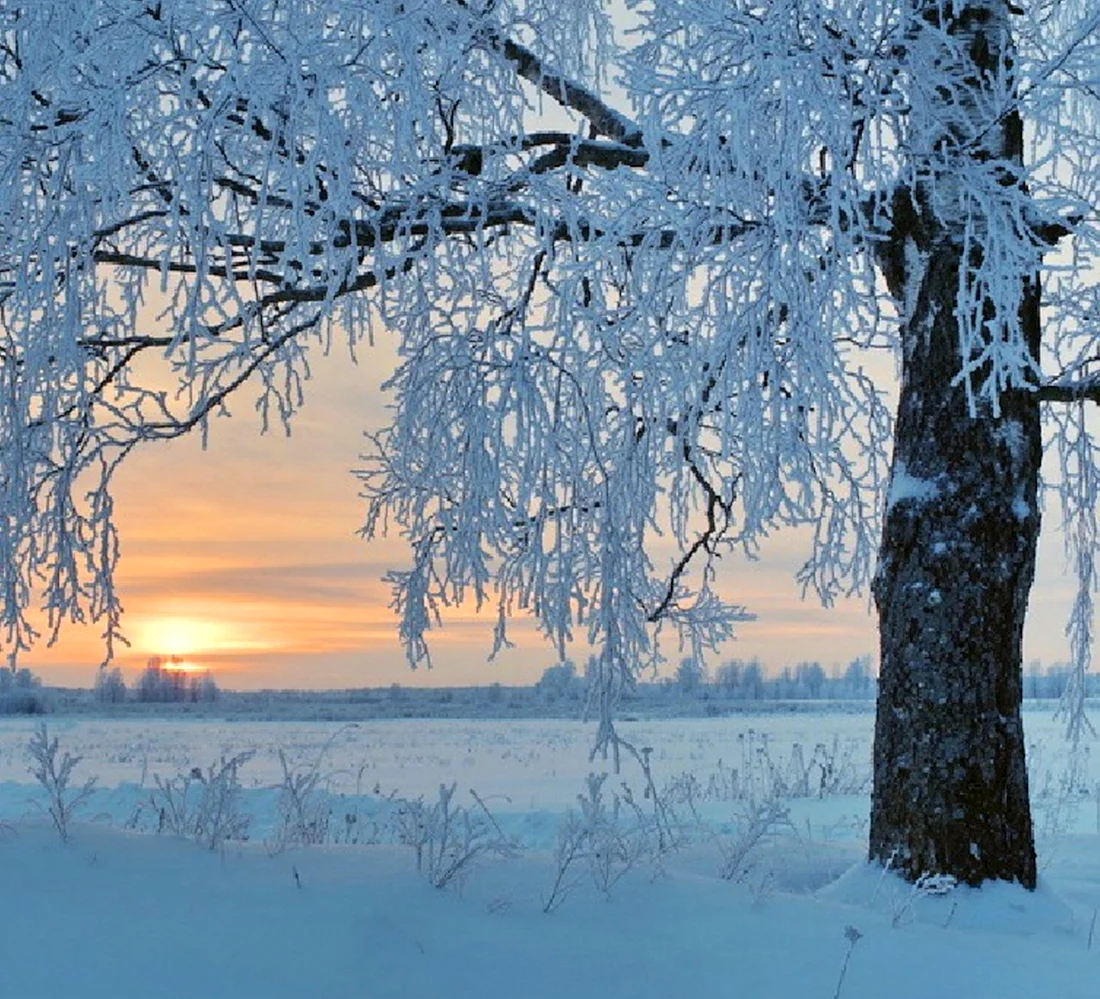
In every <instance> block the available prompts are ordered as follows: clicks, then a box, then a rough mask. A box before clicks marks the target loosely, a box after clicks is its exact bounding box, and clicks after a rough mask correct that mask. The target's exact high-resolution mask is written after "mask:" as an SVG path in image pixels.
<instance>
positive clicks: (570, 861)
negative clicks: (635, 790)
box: [542, 773, 661, 912]
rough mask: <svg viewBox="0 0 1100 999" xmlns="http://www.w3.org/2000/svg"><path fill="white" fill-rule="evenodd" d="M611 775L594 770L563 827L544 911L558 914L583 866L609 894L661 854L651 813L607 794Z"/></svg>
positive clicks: (628, 794) (560, 829) (599, 886)
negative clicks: (650, 818) (634, 871)
mask: <svg viewBox="0 0 1100 999" xmlns="http://www.w3.org/2000/svg"><path fill="white" fill-rule="evenodd" d="M606 780H607V774H602V773H601V774H594V773H593V774H589V775H588V778H587V780H586V781H585V789H584V791H583V792H582V793H581V794H579V795H577V805H578V808H577V809H570V810H569V812H568V813H566V816H565V819H564V820H563V822H562V824H561V826H560V827H559V828H558V841H557V846H556V848H555V850H554V877H553V880H552V882H551V885H550V890H549V891H548V893H547V894H546V896H545V897H544V898H543V906H542V909H543V912H553V911H554V910H555V909H557V908H558V907H559V906H560V905H561V904H562V903H563V902H564V901H565V898H566V896H567V895H568V894H569V893H570V892H571V891H572V890H573V889H575V888H576V887H577V885H578V883H579V881H580V880H581V873H580V872H581V870H585V871H587V872H588V876H589V879H590V880H591V882H592V884H593V885H594V886H595V887H596V889H597V890H598V891H600V892H601V893H602V894H603V895H604V896H606V897H608V898H610V897H611V889H612V888H613V887H614V886H615V885H616V884H617V883H618V882H619V881H620V880H621V879H622V878H623V877H624V876H625V875H626V874H627V873H628V872H629V871H630V870H632V869H633V868H634V867H636V866H637V865H638V864H639V863H641V862H643V861H644V860H646V859H655V858H656V857H657V856H659V855H660V852H661V846H660V841H659V839H657V838H655V836H654V828H653V825H652V824H651V823H650V822H649V821H647V820H646V817H645V816H644V815H642V814H641V813H640V811H639V810H637V807H636V806H634V807H633V808H632V807H631V806H630V805H629V804H628V800H629V801H630V802H631V804H633V798H632V796H630V792H629V790H627V792H626V793H627V797H623V796H620V795H618V794H611V795H607V794H605V793H604V782H605V781H606Z"/></svg>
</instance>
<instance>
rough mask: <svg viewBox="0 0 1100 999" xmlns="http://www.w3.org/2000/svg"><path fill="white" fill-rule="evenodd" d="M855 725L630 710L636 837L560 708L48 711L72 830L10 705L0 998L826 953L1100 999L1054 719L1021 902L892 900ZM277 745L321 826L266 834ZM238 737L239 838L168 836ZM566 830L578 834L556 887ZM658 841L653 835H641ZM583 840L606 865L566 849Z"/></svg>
mask: <svg viewBox="0 0 1100 999" xmlns="http://www.w3.org/2000/svg"><path fill="white" fill-rule="evenodd" d="M871 721H872V720H871V717H870V715H847V714H822V715H815V716H807V715H799V716H783V715H767V716H757V717H745V716H741V717H738V718H727V719H706V720H702V719H700V720H683V719H678V720H675V721H658V722H646V723H625V724H624V726H623V729H624V736H625V737H627V738H629V739H631V740H632V741H634V743H635V744H636V745H638V746H643V745H644V746H650V747H652V749H653V752H652V753H651V754H649V755H650V759H651V764H652V772H653V777H654V784H655V786H656V787H657V788H658V789H659V800H660V801H661V803H662V805H667V807H668V813H669V814H668V815H667V816H666V821H665V826H664V828H663V830H658V829H657V826H658V825H659V823H658V822H657V821H656V819H654V818H653V816H655V815H656V810H655V805H654V800H653V798H652V796H648V797H647V795H646V793H645V791H646V788H645V781H644V779H643V775H642V774H641V773H640V771H639V768H638V767H637V765H636V764H634V763H633V762H632V761H628V762H627V763H625V764H624V771H623V773H622V774H619V775H615V774H609V775H608V776H607V777H605V778H603V779H602V781H601V780H599V779H597V780H596V782H595V783H596V784H597V785H598V786H597V788H596V791H595V795H594V794H593V791H592V787H591V785H589V784H587V782H586V777H587V775H588V774H589V773H590V772H592V771H594V770H599V771H601V772H602V771H603V770H604V769H605V766H606V765H604V764H602V761H599V760H596V761H593V762H590V761H589V760H588V750H589V748H590V745H591V737H592V729H591V728H590V727H587V726H583V725H581V724H579V723H571V722H562V721H523V722H484V721H479V722H459V721H446V722H438V721H404V720H403V721H394V722H371V723H362V724H358V725H342V726H341V725H335V724H325V723H309V724H300V723H286V722H283V723H251V722H234V723H218V722H210V721H195V722H191V721H176V720H166V719H156V720H149V719H142V720H141V721H140V722H130V721H112V720H79V721H76V720H66V719H53V720H52V721H51V726H50V728H51V734H53V735H57V736H59V738H60V742H61V748H62V750H68V751H69V752H72V753H74V754H76V755H83V756H84V759H83V760H82V761H81V762H80V763H79V764H78V765H77V767H76V769H75V770H74V782H77V783H79V781H80V780H82V779H83V777H85V776H88V775H92V774H95V775H97V776H98V777H99V778H100V783H99V786H97V788H96V790H95V792H94V794H93V796H92V797H91V799H90V800H89V801H88V803H87V805H86V807H85V808H84V809H83V811H82V812H81V814H80V818H81V819H82V820H83V821H81V822H79V823H78V824H76V825H75V826H74V828H73V831H72V838H71V842H70V843H68V844H65V845H63V844H61V843H60V842H59V840H58V837H57V835H56V833H55V832H54V831H53V829H52V828H51V826H50V825H49V822H48V820H46V819H44V818H43V817H42V808H41V801H42V798H41V795H40V793H39V792H38V791H37V790H36V789H35V787H34V786H33V785H32V782H31V778H30V776H29V775H28V773H27V760H26V755H25V746H26V742H27V739H28V738H29V737H30V735H31V734H32V732H33V731H34V728H35V724H34V722H33V721H26V720H18V721H10V722H5V723H4V724H3V726H2V727H0V821H2V822H3V824H4V825H3V829H4V831H5V835H4V837H3V839H2V841H0V918H3V919H4V925H5V926H6V927H7V928H8V931H7V933H6V934H5V935H4V936H3V937H2V938H0V968H3V969H4V978H3V980H2V981H0V996H3V997H4V999H8V997H9V996H10V997H12V999H38V997H41V999H47V997H53V996H63V995H81V996H87V997H89V999H99V997H104V999H106V997H110V999H124V997H128V996H135V997H136V996H146V995H149V994H154V993H155V994H157V995H158V996H176V995H178V996H184V995H188V996H193V995H196V994H202V995H206V996H226V997H241V999H251V997H256V999H277V997H282V996H287V997H290V996H307V995H324V994H329V995H343V996H365V997H371V999H374V997H385V996H395V997H397V996H401V997H405V996H409V997H420V996H424V997H428V996H433V997H434V996H437V995H439V994H447V995H452V996H470V997H471V999H473V997H477V999H496V997H498V996H499V997H501V999H503V997H505V996H508V997H509V999H511V997H513V996H520V995H522V996H536V997H537V996H548V997H549V996H555V997H561V996H562V995H570V996H592V997H596V996H600V997H607V996H623V997H633V996H655V997H656V996H662V997H664V996H681V995H682V996H692V997H695V996H711V995H713V996H720V995H721V996H724V995H739V996H750V997H754V996H761V997H764V996H777V997H787V996H790V997H792V999H793V997H795V996H797V997H799V999H802V997H806V996H818V995H820V996H824V997H826V999H827V997H829V996H833V995H835V994H836V990H837V986H838V981H839V980H840V974H841V969H842V967H844V963H845V960H846V959H847V967H846V969H845V970H844V977H843V981H842V982H840V993H839V994H840V995H841V996H844V997H846V999H869V997H879V996H891V997H893V996H899V997H904V996H912V997H923V996H927V997H932V996H936V997H938V996H941V995H949V996H961V997H971V996H979V997H980V996H990V997H993V996H997V997H1001V996H1005V997H1014V996H1019V997H1024V996H1028V997H1036V996H1046V995H1067V996H1071V997H1075V996H1082V997H1083V996H1086V995H1087V996H1095V995H1096V994H1097V992H1096V986H1095V982H1096V980H1097V973H1098V972H1100V940H1094V938H1095V937H1096V935H1097V928H1096V925H1095V923H1096V913H1097V909H1098V907H1100V836H1098V835H1097V833H1098V829H1100V826H1098V824H1097V822H1098V815H1100V812H1098V810H1097V807H1098V806H1097V804H1096V796H1095V793H1091V792H1086V791H1085V790H1083V789H1084V788H1086V787H1087V786H1089V785H1088V779H1087V760H1086V761H1085V762H1084V763H1082V762H1081V760H1078V761H1077V766H1078V771H1077V777H1076V778H1075V784H1076V787H1077V791H1076V792H1075V793H1071V792H1070V791H1069V790H1068V789H1067V786H1066V782H1065V780H1064V779H1062V780H1061V783H1059V780H1060V777H1059V774H1060V773H1062V774H1064V773H1065V772H1066V771H1065V764H1066V762H1067V761H1066V760H1065V753H1064V751H1063V750H1062V748H1061V747H1060V745H1059V743H1058V741H1057V727H1056V726H1055V725H1054V724H1053V723H1052V722H1051V720H1050V719H1049V717H1048V716H1047V715H1046V714H1040V713H1037V712H1031V713H1029V714H1028V716H1027V724H1028V731H1029V742H1030V743H1031V745H1032V759H1033V777H1032V783H1033V786H1037V785H1041V784H1044V782H1045V786H1046V788H1047V789H1048V792H1049V797H1048V798H1047V799H1046V800H1043V799H1040V800H1037V802H1036V806H1035V809H1034V810H1035V815H1036V824H1037V828H1038V829H1039V831H1040V833H1041V836H1040V852H1041V856H1040V864H1041V868H1042V871H1043V874H1042V885H1041V888H1040V890H1039V891H1038V892H1036V893H1034V894H1028V893H1026V892H1023V891H1022V890H1019V889H1016V888H1014V887H1012V886H1005V885H994V886H986V887H985V888H983V889H981V890H979V891H972V890H970V889H964V888H958V887H956V888H953V889H950V890H947V891H945V892H944V893H943V894H938V893H937V892H935V891H933V890H914V889H913V888H912V886H909V885H905V884H903V883H901V882H899V881H897V880H896V879H895V878H894V877H893V876H892V875H889V874H885V875H884V874H883V873H882V872H881V871H875V870H872V869H869V868H867V867H866V866H864V865H863V864H862V863H861V861H862V857H863V850H864V846H865V837H866V822H867V813H868V797H867V783H866V781H867V777H868V775H869V756H870V731H871ZM818 747H821V748H820V749H818ZM279 749H282V750H283V751H284V753H285V755H286V757H287V759H288V762H289V763H290V764H291V766H292V767H295V771H294V772H295V773H297V774H303V773H309V772H315V773H317V774H318V775H319V780H318V782H317V783H316V784H315V785H313V786H312V788H311V790H312V791H314V792H316V795H315V797H313V798H310V799H308V800H311V801H314V802H320V803H322V804H323V807H324V809H325V810H326V816H327V817H326V824H325V826H324V830H325V832H324V836H323V839H324V842H323V843H322V844H321V845H311V846H306V847H302V846H294V845H292V844H291V843H289V842H288V838H287V829H288V823H287V819H286V814H287V812H286V808H285V798H286V795H285V793H283V794H281V793H280V791H279V790H278V788H277V787H276V785H278V784H279V783H280V780H281V778H282V768H281V765H280V762H279V752H278V751H279ZM242 751H244V752H252V753H254V754H255V755H253V756H252V757H251V759H249V760H247V762H245V763H244V764H243V765H242V766H241V768H240V771H239V776H240V780H241V784H242V787H241V790H240V794H239V797H238V798H237V799H236V805H235V807H239V810H240V812H241V813H242V814H243V815H244V816H246V817H247V821H248V825H247V837H248V838H247V840H237V839H227V840H223V841H221V842H219V843H218V844H217V848H216V849H214V850H208V849H202V848H201V847H200V846H199V845H198V844H196V843H195V842H191V841H189V840H186V839H181V838H179V837H175V836H172V835H169V834H168V830H166V829H164V824H163V819H162V817H161V813H160V808H162V807H163V796H162V797H161V798H159V799H158V797H157V794H158V791H159V790H161V789H162V787H163V785H164V784H165V783H167V782H170V781H173V780H179V779H180V777H179V775H181V774H188V773H190V770H191V768H192V767H200V768H202V769H203V770H204V771H205V770H207V768H208V767H209V766H210V765H211V764H212V763H215V762H216V761H217V760H218V759H219V758H220V757H228V756H232V755H233V754H236V753H238V752H242ZM318 760H319V761H320V763H319V766H318V767H317V769H316V771H311V769H310V767H311V765H312V764H313V763H314V762H316V761H318ZM829 766H832V767H833V769H832V771H830V770H829V769H828V768H829ZM1060 767H1061V770H1059V768H1060ZM157 778H159V779H160V784H158V782H157ZM449 781H455V782H456V785H457V786H456V790H455V792H454V797H453V799H451V803H450V806H449V814H450V816H451V818H452V819H453V822H452V824H451V826H450V833H449V834H450V835H451V836H452V840H451V842H452V843H453V844H456V849H457V850H458V851H459V853H461V849H462V847H463V845H464V843H465V845H467V846H470V845H471V844H472V847H473V848H474V850H473V853H472V854H471V857H470V863H469V865H468V866H466V867H463V868H462V869H461V870H460V871H459V872H458V873H457V874H456V875H455V876H454V877H453V878H451V879H448V880H446V882H445V890H437V889H436V888H433V887H432V884H431V882H432V881H433V879H434V876H435V875H438V874H439V873H440V872H441V871H442V872H444V873H445V872H446V861H447V857H440V856H435V857H434V858H433V850H435V851H436V853H439V852H440V851H439V850H438V849H437V848H438V838H439V835H440V826H439V825H438V820H439V818H440V814H441V813H440V811H439V808H438V804H439V786H440V783H441V782H449ZM1059 788H1060V789H1061V791H1060V798H1058V797H1054V792H1055V791H1056V790H1058V789H1059ZM200 790H201V782H194V781H192V783H191V785H190V788H189V791H188V793H189V794H196V793H197V792H198V791H200ZM471 792H476V798H475V796H474V794H473V793H471ZM791 794H796V795H797V796H795V797H791V796H790V795H791ZM579 796H580V798H584V801H583V802H582V801H580V800H579ZM594 796H595V798H597V799H599V802H598V807H597V806H594V805H593V799H594ZM158 801H159V802H160V808H158V804H157V803H158ZM190 801H191V805H190V807H191V808H192V810H194V809H195V808H197V807H198V805H197V799H196V798H192V799H190ZM36 802H37V804H36ZM482 803H483V804H484V806H485V809H486V810H487V812H486V811H484V810H483V809H482V807H481V806H482ZM635 806H636V807H635ZM417 809H420V811H417ZM769 809H771V810H770V811H769ZM570 812H572V816H573V818H572V819H570V818H569V813H570ZM486 814H488V815H490V816H491V818H486ZM348 816H354V821H351V822H349V821H348ZM571 821H572V822H574V823H578V822H579V823H580V824H581V825H582V826H584V827H585V828H587V829H588V830H589V832H590V833H591V837H590V839H589V840H586V841H585V842H584V844H582V849H581V850H580V851H579V853H578V857H577V858H575V859H574V861H573V862H571V863H567V864H565V867H564V875H563V876H562V877H561V878H559V877H558V874H559V873H560V872H561V871H562V869H563V866H562V865H563V856H564V855H563V844H567V843H568V831H569V828H570V825H569V824H570V822H571ZM433 822H435V823H436V825H434V826H432V823H433ZM754 822H755V823H757V825H756V826H754ZM418 824H419V825H418ZM761 824H762V828H758V826H760V825H761ZM429 826H430V827H431V829H432V835H431V836H425V835H424V834H423V830H424V829H425V828H428V827H429ZM158 827H159V828H160V829H161V831H162V833H163V834H162V835H159V836H157V835H141V833H155V832H156V831H157V829H158ZM642 827H644V829H643V828H642ZM417 828H419V829H420V830H421V833H420V834H419V835H420V838H419V840H418V839H417V836H418V833H417V831H416V830H417ZM464 828H467V829H468V828H473V829H474V833H475V837H474V839H473V840H465V841H464V840H463V831H462V830H463V829H464ZM593 830H595V832H592V831H593ZM658 832H661V834H662V835H665V836H667V837H669V838H670V840H672V841H674V842H670V843H668V844H666V846H667V847H675V848H667V849H664V850H662V849H660V848H659V847H655V845H654V844H655V842H656V837H657V835H658ZM433 836H434V837H435V839H434V840H433V839H432V837H433ZM477 837H481V838H480V839H479V838H477ZM600 837H602V838H600ZM594 843H597V844H598V845H599V846H600V847H602V848H604V849H605V853H606V856H605V857H604V858H603V860H602V861H599V862H597V861H596V860H594V859H593V858H592V856H589V855H585V854H586V850H587V853H588V854H591V853H598V852H599V851H598V850H594V849H593V848H592V844H594ZM418 852H419V853H420V859H421V865H420V870H419V871H418V869H417V862H416V856H417V853H418ZM455 855H456V854H448V856H455ZM723 874H728V875H729V878H728V879H725V878H723V877H722V875H723ZM559 882H560V884H559ZM556 885H557V886H558V887H557V888H556V887H555V886H556ZM559 888H560V898H559V897H557V896H556V895H555V892H556V891H557V890H558V889H559ZM546 910H549V912H547V911H546Z"/></svg>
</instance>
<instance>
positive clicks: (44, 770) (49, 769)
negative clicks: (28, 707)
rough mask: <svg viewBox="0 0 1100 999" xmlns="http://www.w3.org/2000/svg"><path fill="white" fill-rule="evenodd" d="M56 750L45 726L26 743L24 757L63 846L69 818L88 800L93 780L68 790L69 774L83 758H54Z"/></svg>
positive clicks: (63, 756) (66, 755)
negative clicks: (28, 762) (44, 797)
mask: <svg viewBox="0 0 1100 999" xmlns="http://www.w3.org/2000/svg"><path fill="white" fill-rule="evenodd" d="M59 749H60V746H59V743H58V739H57V736H54V737H53V738H52V739H51V738H50V734H49V731H48V730H47V729H46V726H45V724H42V725H40V726H39V727H38V728H37V729H36V730H35V733H34V735H32V736H31V739H30V742H28V743H27V753H28V754H29V755H30V757H31V760H32V761H33V764H34V765H33V766H32V767H31V773H32V774H33V775H34V779H35V780H36V781H38V783H39V784H40V785H41V786H42V789H43V790H44V791H45V792H46V796H47V803H46V811H47V812H48V813H49V816H50V818H51V819H52V820H53V824H54V828H55V829H56V830H57V834H58V836H60V837H61V840H62V842H66V843H67V842H68V840H69V826H70V824H71V822H72V818H73V816H74V815H75V814H76V812H77V810H78V809H79V808H80V807H81V806H82V805H83V804H84V803H85V802H86V801H87V800H88V798H89V797H90V796H91V793H92V788H93V787H94V786H95V781H96V779H95V778H94V777H89V778H88V779H87V780H86V781H85V782H84V783H83V784H82V785H81V786H80V787H77V788H70V786H69V783H70V780H71V778H72V773H73V770H74V768H75V767H76V765H77V764H78V763H79V762H80V761H81V759H83V757H80V756H73V755H71V754H70V753H68V752H65V753H62V754H61V756H60V758H58V752H59Z"/></svg>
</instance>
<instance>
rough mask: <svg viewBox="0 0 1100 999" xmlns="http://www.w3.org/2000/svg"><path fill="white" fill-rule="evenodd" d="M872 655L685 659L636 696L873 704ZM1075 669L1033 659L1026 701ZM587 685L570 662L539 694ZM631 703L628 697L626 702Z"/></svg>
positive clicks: (1088, 685)
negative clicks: (833, 659) (843, 660)
mask: <svg viewBox="0 0 1100 999" xmlns="http://www.w3.org/2000/svg"><path fill="white" fill-rule="evenodd" d="M872 663H873V661H872V659H871V657H870V656H859V657H858V658H856V659H853V660H852V661H851V662H850V663H849V664H848V665H847V666H846V667H845V668H844V669H837V668H835V667H834V668H833V669H832V670H831V671H826V670H825V668H824V667H823V666H822V665H821V664H820V663H816V662H802V663H798V664H797V665H795V666H784V667H783V668H782V669H781V670H780V671H779V672H778V673H774V674H769V671H768V670H767V668H766V667H765V666H764V664H763V663H762V662H761V661H760V660H759V659H749V660H742V659H731V660H729V661H727V662H724V663H722V664H721V665H720V666H718V667H717V668H716V669H715V670H714V672H713V674H711V673H710V672H708V670H707V669H706V668H705V667H704V666H702V665H701V664H700V663H698V662H696V661H695V660H693V659H684V660H682V661H681V662H680V665H679V666H678V667H677V668H676V672H675V673H674V675H673V676H671V677H663V678H661V679H659V680H656V681H650V682H642V683H639V684H638V685H637V687H636V688H635V690H634V691H633V692H632V693H633V696H634V697H637V698H638V699H640V700H645V699H653V698H660V697H669V696H673V697H678V698H682V699H695V700H700V701H712V700H720V701H721V700H726V701H860V700H873V699H874V697H875V693H876V691H877V688H878V677H877V676H876V675H875V673H874V671H873V667H872ZM1071 673H1072V667H1071V666H1070V665H1069V664H1068V663H1055V664H1054V665H1052V666H1048V667H1044V666H1043V664H1042V663H1041V662H1038V661H1033V662H1031V663H1029V664H1028V666H1027V669H1026V670H1025V672H1024V678H1023V686H1024V697H1026V698H1031V699H1057V698H1059V697H1061V696H1062V694H1063V692H1064V691H1065V689H1066V685H1067V684H1068V683H1069V678H1070V675H1071ZM587 685H588V681H587V679H586V677H584V676H581V675H580V674H579V673H578V672H577V669H576V667H575V666H574V665H573V664H572V663H570V662H564V663H559V664H558V665H556V666H551V667H549V668H548V669H546V670H544V671H543V674H542V678H541V679H540V680H539V682H538V683H537V684H536V686H535V691H536V692H537V693H538V694H539V695H540V696H542V697H546V698H549V699H555V698H568V699H573V700H578V699H581V698H583V697H584V696H585V693H586V691H587ZM1085 694H1086V696H1087V697H1100V675H1098V674H1095V673H1089V674H1087V675H1086V678H1085ZM628 699H629V698H628Z"/></svg>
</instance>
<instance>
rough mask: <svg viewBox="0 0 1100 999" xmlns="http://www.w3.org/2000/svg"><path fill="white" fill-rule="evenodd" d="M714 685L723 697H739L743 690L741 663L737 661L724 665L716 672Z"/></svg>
mask: <svg viewBox="0 0 1100 999" xmlns="http://www.w3.org/2000/svg"><path fill="white" fill-rule="evenodd" d="M714 683H715V685H716V686H717V687H718V690H719V691H720V692H721V694H722V696H723V697H727V698H735V697H737V696H738V694H739V693H740V690H741V663H740V662H738V661H737V660H736V659H734V660H730V661H728V662H724V663H722V664H721V665H720V666H719V667H718V669H717V670H715V672H714Z"/></svg>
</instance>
